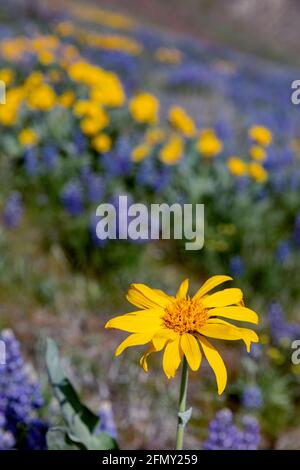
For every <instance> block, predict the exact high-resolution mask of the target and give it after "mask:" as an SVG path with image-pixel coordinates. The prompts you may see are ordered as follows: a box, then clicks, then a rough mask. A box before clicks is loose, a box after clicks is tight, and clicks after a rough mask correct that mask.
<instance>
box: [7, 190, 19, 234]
mask: <svg viewBox="0 0 300 470" xmlns="http://www.w3.org/2000/svg"><path fill="white" fill-rule="evenodd" d="M22 217H23V202H22V197H21V194H20V193H19V192H17V191H15V192H13V193H11V194H10V196H9V197H8V198H7V200H6V202H5V205H4V209H3V222H4V225H5V226H6V227H7V228H9V229H14V228H16V227H17V226H18V225H19V224H20V222H21V220H22Z"/></svg>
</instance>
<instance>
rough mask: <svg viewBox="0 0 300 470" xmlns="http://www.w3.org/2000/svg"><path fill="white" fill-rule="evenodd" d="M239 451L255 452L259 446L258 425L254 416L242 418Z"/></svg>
mask: <svg viewBox="0 0 300 470" xmlns="http://www.w3.org/2000/svg"><path fill="white" fill-rule="evenodd" d="M242 426H243V431H242V433H241V443H240V450H257V449H258V448H259V445H260V439H261V436H260V425H259V422H258V420H257V419H256V418H254V416H244V417H243V419H242Z"/></svg>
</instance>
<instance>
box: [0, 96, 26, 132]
mask: <svg viewBox="0 0 300 470" xmlns="http://www.w3.org/2000/svg"><path fill="white" fill-rule="evenodd" d="M23 99H24V89H23V87H17V88H12V89H10V90H8V91H7V93H6V105H5V106H2V107H1V113H0V123H1V124H3V125H4V126H13V125H14V124H16V121H17V118H18V111H19V108H20V106H21V105H22V102H23Z"/></svg>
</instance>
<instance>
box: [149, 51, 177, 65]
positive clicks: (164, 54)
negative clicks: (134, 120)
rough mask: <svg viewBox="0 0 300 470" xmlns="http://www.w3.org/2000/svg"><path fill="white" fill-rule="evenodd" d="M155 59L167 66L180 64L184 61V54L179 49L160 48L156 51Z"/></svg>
mask: <svg viewBox="0 0 300 470" xmlns="http://www.w3.org/2000/svg"><path fill="white" fill-rule="evenodd" d="M155 58H156V59H157V60H158V61H159V62H163V63H165V64H180V62H181V61H182V53H181V51H179V50H178V49H170V48H168V47H160V48H159V49H157V50H156V51H155Z"/></svg>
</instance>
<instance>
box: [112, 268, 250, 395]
mask: <svg viewBox="0 0 300 470" xmlns="http://www.w3.org/2000/svg"><path fill="white" fill-rule="evenodd" d="M230 280H232V278H231V277H229V276H213V277H211V278H210V279H208V281H206V282H205V283H204V284H203V286H202V287H201V288H200V289H199V290H198V291H197V292H196V294H195V295H194V296H193V297H190V296H189V295H188V287H189V282H188V280H187V279H186V280H185V281H183V282H182V283H181V285H180V287H179V289H178V291H177V294H176V296H175V297H174V296H170V295H167V294H165V293H164V292H162V291H160V290H157V289H151V288H150V287H147V286H146V285H143V284H133V285H132V286H131V287H130V289H129V291H128V294H127V299H128V300H129V302H131V303H132V304H133V305H135V306H137V307H139V308H140V310H137V311H135V312H131V313H127V314H125V315H122V316H118V317H115V318H113V319H111V320H110V321H109V322H108V323H107V324H106V328H118V329H120V330H123V331H127V332H129V333H132V334H131V335H130V336H129V337H128V338H127V339H125V341H123V342H122V343H121V344H120V345H119V347H118V348H117V350H116V356H119V355H120V354H121V353H122V352H123V351H124V350H125V349H126V348H128V347H129V346H138V345H143V344H148V343H149V348H148V350H147V351H146V352H145V353H144V355H143V356H142V358H141V360H140V364H141V366H142V367H143V369H144V370H145V371H146V372H147V371H148V364H147V358H148V356H149V355H150V354H151V353H153V352H157V351H161V350H162V349H164V354H163V369H164V371H165V374H166V376H167V377H168V378H169V379H170V378H172V377H174V376H175V373H176V371H177V369H178V367H179V365H180V363H181V361H182V359H183V358H184V357H185V358H186V361H187V363H188V365H189V367H190V368H191V369H192V370H193V371H196V370H198V369H199V367H200V364H201V360H202V352H203V353H204V355H205V357H206V359H207V361H208V363H209V365H210V366H211V368H212V369H213V371H214V373H215V376H216V381H217V385H218V393H219V394H221V393H222V392H223V391H224V389H225V386H226V383H227V372H226V367H225V364H224V362H223V359H222V357H221V356H220V354H219V353H218V351H217V350H216V349H215V347H214V346H213V345H212V344H211V343H210V341H209V340H208V339H207V338H214V339H223V340H243V341H244V343H245V345H246V349H247V351H248V352H249V351H250V346H251V343H252V342H254V343H256V342H258V336H257V334H256V333H255V332H254V331H252V330H251V329H248V328H240V327H238V326H236V325H233V324H231V323H229V322H227V321H226V320H224V318H226V319H229V320H235V321H244V322H248V323H254V324H257V323H258V315H257V314H256V313H255V312H254V311H253V310H250V309H249V308H247V307H245V306H244V303H243V293H242V291H241V290H240V289H236V288H230V289H224V290H222V291H219V292H215V293H212V294H211V293H210V294H209V292H210V291H211V290H212V289H214V288H215V287H217V286H218V285H220V284H222V283H223V282H225V281H230Z"/></svg>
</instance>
